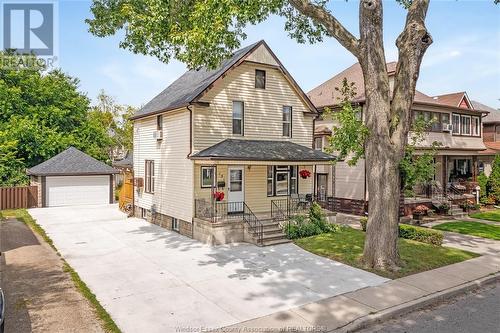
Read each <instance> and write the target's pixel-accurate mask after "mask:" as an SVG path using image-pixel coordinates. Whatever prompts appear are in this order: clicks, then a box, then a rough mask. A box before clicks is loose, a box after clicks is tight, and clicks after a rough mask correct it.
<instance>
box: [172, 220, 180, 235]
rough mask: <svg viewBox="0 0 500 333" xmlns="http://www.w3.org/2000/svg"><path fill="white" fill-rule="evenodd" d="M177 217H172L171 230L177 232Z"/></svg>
mask: <svg viewBox="0 0 500 333" xmlns="http://www.w3.org/2000/svg"><path fill="white" fill-rule="evenodd" d="M179 229H180V228H179V219H178V218H176V217H172V230H173V231H176V232H179Z"/></svg>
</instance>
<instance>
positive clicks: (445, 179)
mask: <svg viewBox="0 0 500 333" xmlns="http://www.w3.org/2000/svg"><path fill="white" fill-rule="evenodd" d="M442 172H443V184H442V186H443V191H444V193H446V190H447V188H448V155H443V170H442Z"/></svg>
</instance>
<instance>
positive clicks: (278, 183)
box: [267, 165, 298, 197]
mask: <svg viewBox="0 0 500 333" xmlns="http://www.w3.org/2000/svg"><path fill="white" fill-rule="evenodd" d="M297 176H298V167H297V166H296V165H291V166H288V165H286V166H272V165H269V166H268V167H267V196H268V197H272V196H285V195H290V194H296V193H297V192H298V177H297Z"/></svg>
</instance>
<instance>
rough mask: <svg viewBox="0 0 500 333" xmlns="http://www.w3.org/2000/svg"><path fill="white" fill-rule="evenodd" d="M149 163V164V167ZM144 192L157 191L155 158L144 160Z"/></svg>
mask: <svg viewBox="0 0 500 333" xmlns="http://www.w3.org/2000/svg"><path fill="white" fill-rule="evenodd" d="M148 165H149V168H148ZM148 171H149V172H148ZM151 171H152V172H151ZM144 192H145V193H151V194H153V193H155V161H154V160H145V161H144Z"/></svg>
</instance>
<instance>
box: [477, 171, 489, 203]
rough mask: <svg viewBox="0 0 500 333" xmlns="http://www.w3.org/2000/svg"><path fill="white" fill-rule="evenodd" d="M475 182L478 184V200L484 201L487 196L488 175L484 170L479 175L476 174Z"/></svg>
mask: <svg viewBox="0 0 500 333" xmlns="http://www.w3.org/2000/svg"><path fill="white" fill-rule="evenodd" d="M477 182H478V184H479V188H480V190H479V202H481V203H485V202H486V198H487V197H488V194H487V193H488V192H487V186H486V185H487V184H488V176H486V174H485V173H484V172H481V173H480V174H479V176H477Z"/></svg>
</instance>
